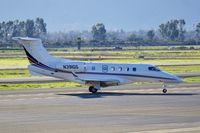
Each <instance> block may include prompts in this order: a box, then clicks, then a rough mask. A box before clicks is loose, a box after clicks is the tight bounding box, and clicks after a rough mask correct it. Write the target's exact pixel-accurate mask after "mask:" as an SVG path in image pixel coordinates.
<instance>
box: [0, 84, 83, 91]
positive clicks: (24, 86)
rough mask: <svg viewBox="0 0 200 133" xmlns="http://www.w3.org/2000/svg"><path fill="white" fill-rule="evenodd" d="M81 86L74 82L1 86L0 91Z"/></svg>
mask: <svg viewBox="0 0 200 133" xmlns="http://www.w3.org/2000/svg"><path fill="white" fill-rule="evenodd" d="M80 86H81V85H80V84H78V83H74V82H60V83H59V82H58V83H43V84H0V90H16V89H40V88H45V89H48V88H66V87H80Z"/></svg>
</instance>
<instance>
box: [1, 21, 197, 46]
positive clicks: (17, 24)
mask: <svg viewBox="0 0 200 133" xmlns="http://www.w3.org/2000/svg"><path fill="white" fill-rule="evenodd" d="M185 25H186V22H185V20H184V19H173V20H169V21H167V22H166V23H162V24H160V25H159V26H158V28H157V29H150V30H139V31H131V32H126V31H124V30H123V29H120V30H116V31H108V30H107V29H106V26H105V25H104V24H103V23H97V24H94V25H93V26H91V29H90V30H89V31H88V30H85V31H68V32H47V28H46V23H45V22H44V20H43V19H42V18H36V19H35V20H33V19H27V20H26V21H19V20H15V21H8V22H1V23H0V46H1V47H5V45H7V44H11V46H13V45H12V39H11V38H12V37H15V36H23V37H25V36H28V37H39V38H42V40H43V41H44V43H45V45H46V46H49V47H67V46H77V45H78V49H80V47H81V45H84V46H115V45H118V46H119V45H121V46H124V45H129V46H130V45H168V44H199V43H200V22H199V23H198V24H196V26H195V29H193V30H191V31H187V30H186V29H185Z"/></svg>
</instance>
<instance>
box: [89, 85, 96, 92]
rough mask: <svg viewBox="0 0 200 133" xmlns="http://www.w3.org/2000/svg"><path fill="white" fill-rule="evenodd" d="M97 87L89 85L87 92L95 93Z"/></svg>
mask: <svg viewBox="0 0 200 133" xmlns="http://www.w3.org/2000/svg"><path fill="white" fill-rule="evenodd" d="M97 91H98V89H96V88H94V87H93V86H90V87H89V92H92V93H96V92H97Z"/></svg>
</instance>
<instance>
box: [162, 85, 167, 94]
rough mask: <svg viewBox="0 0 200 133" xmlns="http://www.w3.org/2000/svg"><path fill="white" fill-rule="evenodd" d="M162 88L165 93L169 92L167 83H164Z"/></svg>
mask: <svg viewBox="0 0 200 133" xmlns="http://www.w3.org/2000/svg"><path fill="white" fill-rule="evenodd" d="M162 88H163V90H162V91H163V93H164V94H165V93H167V85H165V84H163V86H162Z"/></svg>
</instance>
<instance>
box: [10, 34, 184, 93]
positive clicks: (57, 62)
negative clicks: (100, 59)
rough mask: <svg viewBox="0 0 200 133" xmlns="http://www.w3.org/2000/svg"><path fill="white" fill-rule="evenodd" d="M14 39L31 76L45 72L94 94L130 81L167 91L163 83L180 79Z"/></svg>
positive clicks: (144, 67) (153, 69)
mask: <svg viewBox="0 0 200 133" xmlns="http://www.w3.org/2000/svg"><path fill="white" fill-rule="evenodd" d="M13 40H16V41H17V42H18V43H20V44H22V46H23V48H24V51H25V53H26V55H27V58H28V60H29V62H30V64H29V65H28V69H29V72H30V73H31V74H32V75H45V76H50V77H55V78H60V79H64V80H65V81H70V82H78V83H80V84H85V85H88V86H89V92H91V93H96V92H97V91H98V90H100V89H101V88H102V87H108V86H118V85H123V84H130V83H133V82H162V83H163V85H162V91H163V93H166V92H167V88H166V84H168V83H180V82H181V81H182V80H181V79H180V78H179V77H177V76H175V75H172V74H169V73H166V72H163V71H161V70H160V69H159V68H158V67H156V66H154V65H151V64H124V63H120V64H119V63H94V62H83V61H75V60H70V59H64V58H56V57H53V56H51V55H50V54H48V52H47V50H46V49H45V48H44V47H43V44H42V41H41V39H39V38H30V37H14V38H13Z"/></svg>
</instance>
